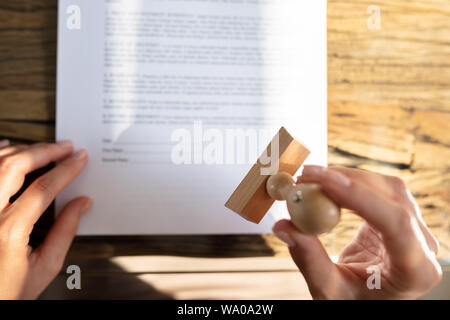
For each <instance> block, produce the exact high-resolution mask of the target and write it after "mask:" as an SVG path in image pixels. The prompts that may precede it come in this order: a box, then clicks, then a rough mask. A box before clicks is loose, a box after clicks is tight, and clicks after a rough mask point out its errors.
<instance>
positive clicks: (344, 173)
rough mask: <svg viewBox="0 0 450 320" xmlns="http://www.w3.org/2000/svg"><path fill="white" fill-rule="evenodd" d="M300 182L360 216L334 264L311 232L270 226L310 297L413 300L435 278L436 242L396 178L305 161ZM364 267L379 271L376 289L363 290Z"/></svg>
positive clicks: (284, 222) (438, 273) (286, 223)
mask: <svg viewBox="0 0 450 320" xmlns="http://www.w3.org/2000/svg"><path fill="white" fill-rule="evenodd" d="M302 182H305V183H307V182H309V183H318V184H320V185H321V186H322V189H323V190H324V191H325V192H326V193H327V194H328V196H329V197H331V198H332V199H333V200H334V201H335V202H336V203H338V204H339V205H341V206H342V207H344V208H348V209H351V210H353V211H354V212H355V213H356V214H358V215H359V216H361V217H362V218H363V219H364V220H365V221H364V223H363V224H362V225H361V227H360V228H359V230H358V232H357V234H356V236H355V238H354V239H353V240H352V241H351V242H350V243H349V244H348V245H347V246H346V247H345V248H344V250H343V252H342V254H341V256H340V258H339V261H338V263H333V262H332V261H331V260H330V258H329V256H328V254H327V253H326V251H325V249H324V247H323V246H322V244H321V243H320V241H319V239H318V238H317V237H314V236H308V235H304V234H302V233H300V232H299V231H298V230H296V229H295V228H294V226H293V225H292V224H291V222H290V221H288V220H282V221H279V222H278V223H277V224H276V225H275V226H274V228H273V229H274V232H275V234H276V235H277V236H278V237H279V238H280V239H281V240H283V241H284V242H286V243H287V244H288V246H289V250H290V253H291V256H292V258H293V259H294V261H295V263H296V264H297V266H298V268H299V269H300V271H301V272H302V274H303V276H304V277H305V280H306V282H307V283H308V287H309V290H310V292H311V295H312V297H313V298H314V299H414V298H418V297H420V296H422V295H423V294H425V293H426V292H427V291H429V290H430V289H431V288H432V287H433V286H435V285H436V284H437V283H438V282H439V281H440V279H441V277H442V270H441V267H440V265H439V263H438V262H437V260H436V254H437V252H438V242H437V240H436V239H435V238H434V236H433V235H432V234H431V232H430V230H429V229H428V228H427V226H426V225H425V223H424V221H423V219H422V216H421V213H420V210H419V208H418V206H417V204H416V203H415V201H414V199H413V197H412V195H411V193H410V192H409V190H408V188H407V187H406V186H405V184H404V183H403V181H402V180H401V179H399V178H396V177H391V176H385V175H381V174H377V173H373V172H368V171H363V170H357V169H348V168H338V167H329V168H323V167H320V166H305V169H304V170H303V173H302V175H301V176H300V177H299V180H298V183H302ZM368 268H369V269H368ZM368 270H372V271H373V270H379V272H380V279H381V283H380V288H379V289H376V288H375V289H374V288H372V289H369V287H368V285H367V279H368V278H369V277H370V276H371V274H369V273H368Z"/></svg>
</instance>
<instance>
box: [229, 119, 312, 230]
mask: <svg viewBox="0 0 450 320" xmlns="http://www.w3.org/2000/svg"><path fill="white" fill-rule="evenodd" d="M277 146H278V157H273V150H276V149H274V148H273V147H277ZM309 153H310V151H309V150H308V149H307V148H306V147H305V146H304V145H303V144H302V143H300V142H298V141H297V140H295V139H294V138H293V137H292V136H291V135H290V134H289V132H288V131H287V130H286V129H285V128H284V127H282V128H281V129H280V130H279V131H278V133H277V134H276V136H275V137H274V138H273V139H272V141H271V142H270V144H269V145H268V147H267V149H266V151H265V153H263V155H261V156H260V157H259V158H258V161H257V162H256V164H254V165H253V167H252V168H251V169H250V171H249V172H248V174H247V175H246V176H245V178H244V179H243V180H242V182H241V183H240V184H239V186H238V187H237V188H236V190H235V191H234V192H233V194H232V195H231V197H230V198H229V199H228V201H227V202H226V203H225V206H226V207H227V208H229V209H231V210H233V211H234V212H236V213H238V214H240V215H241V216H242V217H244V218H245V219H247V220H249V221H252V222H255V223H259V222H260V221H261V220H262V218H263V217H264V215H265V214H266V213H267V211H268V210H269V209H270V207H271V206H272V204H273V203H274V201H275V200H274V199H273V198H271V197H270V196H269V194H268V193H267V191H266V183H267V180H268V179H269V177H270V176H271V175H272V174H275V173H277V172H286V173H288V174H290V175H291V176H292V175H294V174H295V173H296V172H297V170H298V169H299V168H300V166H301V165H302V163H303V162H304V161H305V159H306V158H307V157H308V155H309ZM267 156H268V157H269V158H271V159H272V161H277V165H276V166H275V168H276V170H274V171H273V172H270V173H265V174H262V171H264V169H266V171H267V168H268V166H269V164H267V165H266V159H267ZM271 164H272V165H273V163H271Z"/></svg>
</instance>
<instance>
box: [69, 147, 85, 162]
mask: <svg viewBox="0 0 450 320" xmlns="http://www.w3.org/2000/svg"><path fill="white" fill-rule="evenodd" d="M86 156H87V152H86V149H81V150H78V151H77V152H75V153H74V154H73V155H72V157H73V158H74V159H76V160H81V159H84V158H85V157H86Z"/></svg>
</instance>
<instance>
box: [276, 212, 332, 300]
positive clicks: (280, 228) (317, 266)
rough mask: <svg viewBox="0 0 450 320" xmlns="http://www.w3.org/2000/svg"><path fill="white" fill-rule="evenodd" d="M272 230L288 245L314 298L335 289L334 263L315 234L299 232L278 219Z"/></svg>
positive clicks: (286, 221) (291, 225)
mask: <svg viewBox="0 0 450 320" xmlns="http://www.w3.org/2000/svg"><path fill="white" fill-rule="evenodd" d="M273 232H274V233H275V235H276V236H277V237H278V238H279V239H280V240H282V241H283V242H285V243H286V244H287V245H288V247H289V252H290V254H291V256H292V259H293V260H294V262H295V264H296V265H297V267H298V268H299V270H300V272H301V273H302V274H303V277H304V278H305V280H306V282H307V284H308V288H309V291H310V292H311V295H312V297H313V298H314V299H317V298H325V296H326V292H333V291H334V290H333V289H336V286H337V285H338V283H337V282H338V279H339V277H338V275H337V269H336V265H335V264H334V263H333V262H332V261H331V259H330V257H329V256H328V254H327V252H326V251H325V248H324V247H323V245H322V243H321V242H320V240H319V239H318V238H317V237H316V236H310V235H305V234H302V233H300V232H299V231H298V230H297V229H296V228H295V227H294V225H293V224H292V223H291V221H289V220H280V221H278V222H277V223H276V224H275V225H274V227H273Z"/></svg>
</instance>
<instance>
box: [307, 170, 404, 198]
mask: <svg viewBox="0 0 450 320" xmlns="http://www.w3.org/2000/svg"><path fill="white" fill-rule="evenodd" d="M323 170H325V168H324V167H322V166H316V165H305V167H304V169H303V171H302V175H301V176H300V177H299V179H298V182H304V183H305V182H314V181H315V180H316V179H317V178H318V177H319V176H320V175H321V173H322V172H323ZM327 170H336V171H338V172H340V173H342V174H344V175H345V176H347V177H348V178H350V179H352V180H356V181H359V182H361V183H364V184H365V185H367V186H368V187H370V188H373V189H376V190H377V191H378V192H379V193H381V194H383V195H385V196H387V197H388V198H390V199H393V200H406V199H407V194H406V190H407V187H406V185H405V183H404V182H403V181H402V180H401V179H400V178H398V177H394V176H387V175H383V174H379V173H376V172H371V171H367V170H361V169H355V168H345V167H328V168H327Z"/></svg>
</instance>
